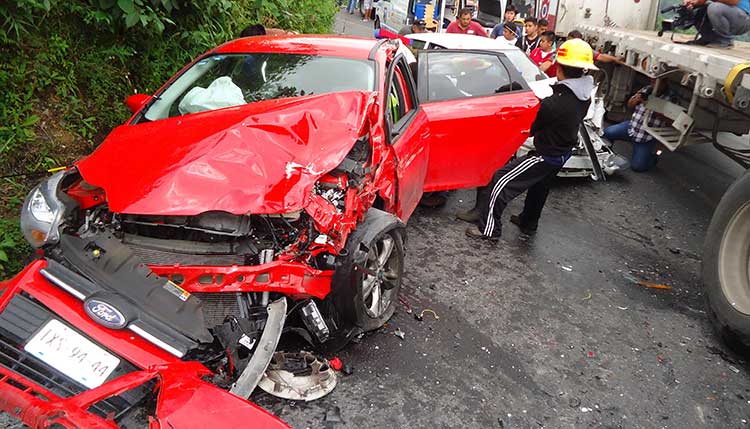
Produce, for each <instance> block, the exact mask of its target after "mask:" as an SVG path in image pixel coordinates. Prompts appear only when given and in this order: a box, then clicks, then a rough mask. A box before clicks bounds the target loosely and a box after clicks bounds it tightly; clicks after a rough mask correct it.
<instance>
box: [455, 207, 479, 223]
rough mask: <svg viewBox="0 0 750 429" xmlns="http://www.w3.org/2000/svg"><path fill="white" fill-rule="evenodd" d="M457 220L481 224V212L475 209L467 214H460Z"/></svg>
mask: <svg viewBox="0 0 750 429" xmlns="http://www.w3.org/2000/svg"><path fill="white" fill-rule="evenodd" d="M456 219H458V220H462V221H464V222H469V223H477V222H479V210H477V209H476V207H475V208H473V209H471V210H468V211H465V212H459V213H457V214H456Z"/></svg>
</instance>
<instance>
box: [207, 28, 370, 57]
mask: <svg viewBox="0 0 750 429" xmlns="http://www.w3.org/2000/svg"><path fill="white" fill-rule="evenodd" d="M377 43H378V40H375V39H366V38H362V37H347V36H333V35H331V36H326V35H305V34H299V35H289V36H255V37H244V38H241V39H236V40H232V41H230V42H227V43H225V44H223V45H221V46H219V47H217V48H216V50H215V51H214V53H218V54H239V53H246V52H265V53H286V54H302V55H321V56H330V57H344V58H355V59H363V60H366V59H367V58H368V57H369V56H370V51H372V48H373V47H374V46H375V45H376V44H377Z"/></svg>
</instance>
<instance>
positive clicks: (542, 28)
mask: <svg viewBox="0 0 750 429" xmlns="http://www.w3.org/2000/svg"><path fill="white" fill-rule="evenodd" d="M537 26H538V27H539V29H538V30H537V32H538V33H539V34H543V33H545V32H547V31H548V30H549V21H547V20H546V19H544V18H542V19H540V20H539V21H538V22H537Z"/></svg>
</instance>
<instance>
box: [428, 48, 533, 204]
mask: <svg viewBox="0 0 750 429" xmlns="http://www.w3.org/2000/svg"><path fill="white" fill-rule="evenodd" d="M418 65H419V69H418V70H419V80H418V91H419V100H420V106H421V108H422V109H424V112H425V113H426V116H427V121H428V123H429V127H430V134H431V138H430V152H429V162H428V166H427V176H426V178H425V183H424V191H425V192H431V191H440V190H447V189H460V188H471V187H477V186H484V185H486V184H487V183H489V182H490V179H491V178H492V174H493V173H494V172H495V171H496V170H497V169H499V168H500V167H502V166H503V165H505V163H506V162H508V160H509V159H510V158H511V156H512V155H513V154H514V153H515V152H516V150H517V149H518V148H519V147H520V146H521V145H522V144H523V142H524V141H525V140H526V139H527V138H528V136H529V132H530V128H531V123H532V122H533V121H534V118H535V117H536V112H537V110H538V108H539V99H538V98H537V97H536V96H535V95H534V93H533V92H532V91H531V89H530V88H529V86H528V84H527V83H526V81H524V79H523V77H522V76H521V75H520V73H519V72H518V71H517V70H516V69H515V67H514V66H513V64H512V63H511V62H510V60H508V59H507V58H506V57H505V55H503V54H502V53H499V52H490V51H470V50H427V51H422V52H420V53H419V61H418Z"/></svg>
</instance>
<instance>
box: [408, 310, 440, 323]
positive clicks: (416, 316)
mask: <svg viewBox="0 0 750 429" xmlns="http://www.w3.org/2000/svg"><path fill="white" fill-rule="evenodd" d="M425 313H432V316H433V317H434V318H435V320H440V316H438V315H437V313H435V311H434V310H431V309H429V308H425V309H424V310H422V312H420V313H419V315H414V318H415V319H417V320H419V321H420V322H421V321H422V320H423V319H424V314H425Z"/></svg>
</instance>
